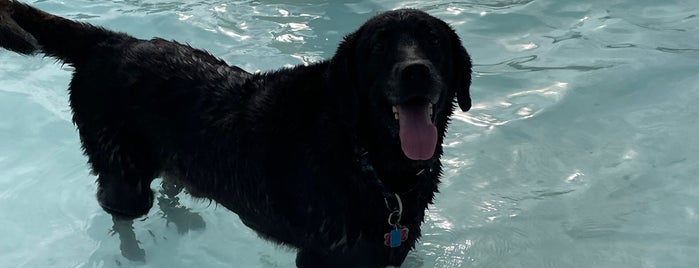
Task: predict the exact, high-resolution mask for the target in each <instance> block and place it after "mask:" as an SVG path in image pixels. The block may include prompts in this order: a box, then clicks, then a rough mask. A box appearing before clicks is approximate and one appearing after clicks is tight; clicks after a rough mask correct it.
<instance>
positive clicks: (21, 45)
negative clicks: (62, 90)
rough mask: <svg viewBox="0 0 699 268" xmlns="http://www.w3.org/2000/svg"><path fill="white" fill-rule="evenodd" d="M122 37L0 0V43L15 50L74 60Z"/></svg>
mask: <svg viewBox="0 0 699 268" xmlns="http://www.w3.org/2000/svg"><path fill="white" fill-rule="evenodd" d="M126 37H127V36H126V35H124V34H119V33H115V32H111V31H108V30H105V29H103V28H100V27H95V26H92V25H89V24H86V23H80V22H75V21H71V20H68V19H65V18H61V17H59V16H55V15H51V14H49V13H46V12H43V11H41V10H38V9H36V8H33V7H30V6H28V5H26V4H23V3H20V2H17V1H15V0H0V46H1V47H4V48H6V49H9V50H12V51H15V52H17V53H22V54H30V55H31V54H35V53H39V52H43V53H45V54H46V55H48V56H52V57H56V58H58V59H59V60H61V61H64V62H66V63H78V62H80V61H82V60H83V59H85V57H87V56H88V53H86V51H89V50H90V48H92V47H94V46H95V45H97V44H100V43H103V42H108V41H109V40H110V39H123V38H126ZM115 41H116V40H115Z"/></svg>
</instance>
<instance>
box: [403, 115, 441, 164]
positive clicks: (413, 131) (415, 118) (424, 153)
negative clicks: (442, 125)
mask: <svg viewBox="0 0 699 268" xmlns="http://www.w3.org/2000/svg"><path fill="white" fill-rule="evenodd" d="M398 116H399V117H398V120H399V123H400V134H399V135H400V145H401V148H402V149H403V153H404V154H405V156H407V157H408V158H410V159H412V160H427V159H430V158H432V155H434V149H435V147H436V146H437V127H435V126H434V124H432V120H431V119H430V114H429V106H428V104H427V103H425V104H417V105H399V106H398Z"/></svg>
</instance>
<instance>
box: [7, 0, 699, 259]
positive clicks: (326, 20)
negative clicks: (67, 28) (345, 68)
mask: <svg viewBox="0 0 699 268" xmlns="http://www.w3.org/2000/svg"><path fill="white" fill-rule="evenodd" d="M32 4H33V5H35V6H37V7H39V8H41V9H43V10H46V11H48V12H51V13H55V14H58V15H61V16H64V17H68V18H72V19H77V20H80V21H84V22H89V23H93V24H96V25H100V26H104V27H107V28H109V29H113V30H118V31H122V32H127V33H130V34H132V35H135V36H137V37H139V38H151V37H154V36H159V37H164V38H166V39H174V40H178V41H180V42H186V43H189V44H191V45H192V46H194V47H197V48H202V49H206V50H208V51H210V52H211V53H213V54H214V55H217V56H219V57H221V58H223V59H224V60H226V61H227V62H228V63H230V64H235V65H238V66H241V67H242V68H244V69H246V70H248V71H257V70H270V69H275V68H280V67H283V66H292V65H297V64H305V63H310V62H315V61H319V60H322V59H325V58H328V57H330V56H331V55H332V54H333V52H334V50H335V48H336V46H337V44H338V42H339V41H340V40H341V39H342V37H343V36H344V35H345V34H347V33H349V32H351V31H353V30H354V29H356V28H357V27H358V26H359V25H360V24H361V23H362V22H363V21H364V20H366V19H367V18H368V17H370V16H372V15H374V14H376V13H377V12H380V11H384V10H391V9H395V8H402V7H412V8H418V9H421V10H424V11H427V12H429V13H430V14H433V15H435V16H437V17H440V18H442V19H444V20H445V21H447V22H449V23H450V24H451V25H452V26H453V27H454V29H455V30H456V31H457V32H458V34H459V35H460V36H461V37H462V40H463V43H464V45H465V46H466V47H467V49H468V50H469V52H470V53H471V55H472V58H473V62H474V64H475V66H474V71H475V73H474V79H473V86H472V97H473V101H474V107H473V109H471V111H469V112H468V113H460V112H459V113H457V114H455V115H454V117H453V119H454V120H452V126H451V127H450V130H449V134H448V138H447V139H446V141H445V145H446V152H445V156H444V158H443V163H444V164H445V167H446V171H445V174H444V177H443V183H442V185H441V193H439V194H438V196H437V200H436V203H435V204H434V205H433V206H431V207H430V210H429V212H428V217H427V220H426V222H425V224H424V237H423V239H422V240H421V241H420V242H419V244H418V246H417V249H416V250H415V251H413V252H412V253H411V254H410V255H409V256H408V258H407V260H406V261H405V263H404V265H403V267H615V268H617V267H699V257H698V256H699V183H697V177H698V176H699V165H698V164H697V163H699V142H698V140H699V139H698V138H696V137H697V133H699V122H697V118H699V105H697V103H699V16H698V15H699V1H689V0H667V1H651V0H623V1H609V0H593V1H574V0H499V1H486V0H468V1H459V2H453V1H370V0H352V1H330V0H326V1H324V0H301V1H291V0H286V1H277V0H258V1H221V0H204V1H166V0H119V1H102V0H99V1H98V0H71V1H34V2H33V3H32ZM70 72H71V69H70V67H69V66H63V65H61V64H58V63H56V62H55V60H53V59H50V58H42V57H26V56H19V55H15V54H13V53H10V52H8V51H6V50H0V267H133V266H136V267H291V266H293V265H294V252H293V251H292V250H289V249H287V248H283V247H279V246H275V245H273V244H271V243H269V242H265V241H264V240H262V239H260V238H258V237H257V236H256V235H255V234H254V233H253V232H252V231H250V230H249V229H248V228H246V227H245V226H244V225H243V224H242V223H241V222H240V220H239V219H238V217H237V216H236V215H235V214H233V213H230V212H229V211H227V210H226V209H224V208H223V207H220V206H217V205H216V204H215V203H209V202H202V201H196V200H192V199H190V198H189V197H188V196H187V195H184V194H183V195H181V196H180V198H181V200H180V202H181V203H182V204H184V205H186V206H187V207H189V208H190V209H191V212H193V213H198V214H199V215H200V216H201V218H202V219H203V221H204V223H205V227H203V228H199V229H198V230H192V231H188V232H185V231H181V230H179V229H178V228H177V226H176V225H175V224H172V222H171V221H170V220H168V219H165V218H163V217H164V216H163V215H164V214H163V213H162V211H161V210H160V209H158V207H157V206H154V209H152V210H151V212H150V213H149V214H148V216H147V217H145V218H143V219H140V220H138V221H136V222H135V224H134V225H135V229H134V231H135V233H136V236H137V239H138V240H139V241H140V246H141V248H143V249H144V250H145V252H146V261H145V262H132V261H129V260H127V259H125V258H124V257H123V256H121V253H120V248H119V239H118V237H117V236H116V235H114V233H113V232H112V221H111V218H110V216H109V215H108V214H106V213H105V212H103V211H102V210H101V209H100V208H99V206H98V204H97V202H96V200H95V198H94V193H95V189H96V187H95V184H94V181H95V178H94V176H92V175H90V174H89V170H88V166H87V164H86V158H85V157H84V156H82V153H81V150H80V142H79V138H78V135H77V132H76V130H75V126H74V125H73V124H72V123H71V122H70V110H69V108H68V103H67V92H66V88H67V86H68V83H69V79H70ZM157 183H158V182H157V181H156V182H154V185H153V186H154V188H155V187H156V186H157ZM200 227H201V226H200Z"/></svg>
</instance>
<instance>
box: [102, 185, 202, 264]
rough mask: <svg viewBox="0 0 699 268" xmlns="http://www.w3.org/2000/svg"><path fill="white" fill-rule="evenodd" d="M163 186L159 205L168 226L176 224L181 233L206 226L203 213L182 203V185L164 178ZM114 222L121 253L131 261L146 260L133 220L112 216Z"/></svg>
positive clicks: (113, 229)
mask: <svg viewBox="0 0 699 268" xmlns="http://www.w3.org/2000/svg"><path fill="white" fill-rule="evenodd" d="M161 186H162V187H161V190H160V191H159V195H158V197H157V201H158V207H160V211H161V212H160V213H162V217H163V218H164V219H165V220H166V223H167V225H168V226H169V225H170V224H171V223H172V224H174V225H175V227H176V228H177V233H179V234H186V233H187V232H189V231H196V230H203V229H204V228H206V222H204V219H203V218H202V217H201V215H199V214H198V213H196V212H192V211H191V209H189V208H187V207H184V206H182V205H181V204H180V198H179V197H177V195H178V194H179V193H180V192H181V191H182V186H180V185H177V184H175V183H172V182H170V181H167V180H163V182H162V184H161ZM112 222H113V223H114V226H113V227H112V232H113V234H116V235H118V236H119V243H120V245H119V248H120V249H121V255H122V256H124V257H125V258H126V259H129V260H131V261H138V262H145V260H146V253H145V251H144V250H143V249H142V248H141V247H140V246H139V243H140V242H139V241H138V240H137V239H136V233H134V231H133V220H123V219H117V218H116V217H112ZM149 233H150V232H149ZM152 235H153V234H152V233H151V236H152Z"/></svg>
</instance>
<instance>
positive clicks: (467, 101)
mask: <svg viewBox="0 0 699 268" xmlns="http://www.w3.org/2000/svg"><path fill="white" fill-rule="evenodd" d="M450 34H451V40H452V43H451V47H452V56H453V57H454V62H453V65H452V66H453V68H454V70H452V75H453V76H454V84H452V86H453V88H454V90H456V101H457V102H458V104H459V108H461V110H462V111H464V112H466V111H468V110H469V109H471V94H470V92H469V89H470V87H471V57H470V56H469V55H468V52H466V48H464V46H463V45H462V44H461V39H460V38H459V36H458V35H457V34H456V32H455V31H454V30H453V29H451V33H450Z"/></svg>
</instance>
